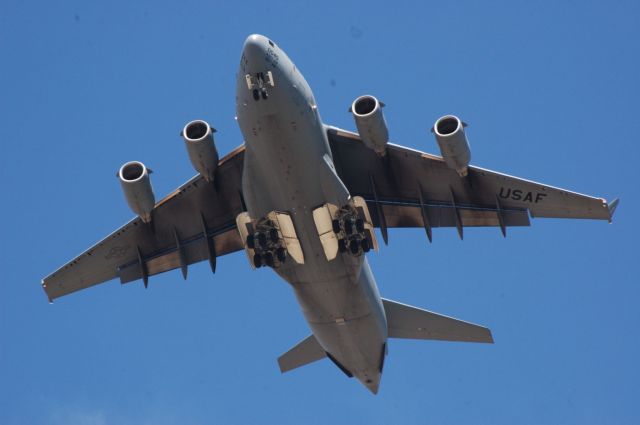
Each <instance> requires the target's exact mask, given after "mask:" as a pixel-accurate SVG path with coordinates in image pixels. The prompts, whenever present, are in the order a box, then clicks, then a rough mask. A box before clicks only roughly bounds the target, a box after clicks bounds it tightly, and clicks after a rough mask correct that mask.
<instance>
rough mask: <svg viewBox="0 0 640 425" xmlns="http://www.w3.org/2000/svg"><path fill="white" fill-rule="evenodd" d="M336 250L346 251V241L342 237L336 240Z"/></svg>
mask: <svg viewBox="0 0 640 425" xmlns="http://www.w3.org/2000/svg"><path fill="white" fill-rule="evenodd" d="M338 251H340V252H347V242H346V241H345V240H344V239H340V240H339V241H338Z"/></svg>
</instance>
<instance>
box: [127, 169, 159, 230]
mask: <svg viewBox="0 0 640 425" xmlns="http://www.w3.org/2000/svg"><path fill="white" fill-rule="evenodd" d="M149 172H150V171H149V170H148V169H147V167H145V166H144V164H143V163H142V162H139V161H131V162H127V163H126V164H124V165H123V166H122V167H120V171H118V179H119V180H120V185H121V186H122V191H123V192H124V197H125V198H126V199H127V204H129V208H131V210H132V211H133V212H134V213H136V214H137V215H138V216H140V218H141V219H142V221H144V222H145V223H149V222H151V211H153V207H154V206H155V205H156V198H155V196H154V195H153V189H152V188H151V180H150V179H149Z"/></svg>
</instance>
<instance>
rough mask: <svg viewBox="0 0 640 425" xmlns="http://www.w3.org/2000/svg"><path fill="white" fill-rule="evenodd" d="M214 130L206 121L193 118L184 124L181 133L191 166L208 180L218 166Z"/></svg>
mask: <svg viewBox="0 0 640 425" xmlns="http://www.w3.org/2000/svg"><path fill="white" fill-rule="evenodd" d="M214 132H215V130H214V129H213V128H211V126H210V125H209V124H208V123H207V122H206V121H202V120H195V121H191V122H190V123H188V124H187V125H185V126H184V129H183V130H182V133H181V136H182V138H183V139H184V143H185V145H186V146H187V152H188V153H189V160H190V161H191V164H192V165H193V168H195V169H196V171H197V172H198V173H200V175H201V176H202V177H204V179H205V180H206V181H208V182H212V181H213V178H214V176H215V173H216V169H217V168H218V151H217V150H216V145H215V143H214V141H213V133H214Z"/></svg>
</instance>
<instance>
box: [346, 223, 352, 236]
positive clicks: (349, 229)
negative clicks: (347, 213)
mask: <svg viewBox="0 0 640 425" xmlns="http://www.w3.org/2000/svg"><path fill="white" fill-rule="evenodd" d="M344 233H346V234H347V236H349V235H350V234H352V233H353V222H352V221H351V220H345V221H344Z"/></svg>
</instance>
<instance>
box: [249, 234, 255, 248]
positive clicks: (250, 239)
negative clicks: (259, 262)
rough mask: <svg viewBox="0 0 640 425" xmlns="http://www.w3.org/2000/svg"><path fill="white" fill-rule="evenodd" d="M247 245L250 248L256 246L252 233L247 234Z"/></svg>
mask: <svg viewBox="0 0 640 425" xmlns="http://www.w3.org/2000/svg"><path fill="white" fill-rule="evenodd" d="M247 246H248V247H249V248H251V249H255V247H256V238H255V236H253V235H247Z"/></svg>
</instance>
